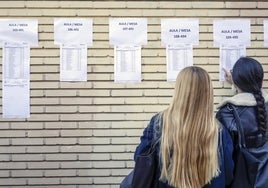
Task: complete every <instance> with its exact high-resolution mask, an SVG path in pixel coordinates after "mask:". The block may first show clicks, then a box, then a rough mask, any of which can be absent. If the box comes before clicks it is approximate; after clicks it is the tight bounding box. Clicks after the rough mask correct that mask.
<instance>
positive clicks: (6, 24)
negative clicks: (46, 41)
mask: <svg viewBox="0 0 268 188" xmlns="http://www.w3.org/2000/svg"><path fill="white" fill-rule="evenodd" d="M5 42H9V43H25V44H27V45H29V46H38V21H37V20H35V19H0V45H1V46H3V45H4V43H5Z"/></svg>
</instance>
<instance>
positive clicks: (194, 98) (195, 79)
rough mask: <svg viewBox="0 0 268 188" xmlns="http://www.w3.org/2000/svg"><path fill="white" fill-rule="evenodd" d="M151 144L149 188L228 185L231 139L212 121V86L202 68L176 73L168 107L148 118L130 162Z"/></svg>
mask: <svg viewBox="0 0 268 188" xmlns="http://www.w3.org/2000/svg"><path fill="white" fill-rule="evenodd" d="M157 140H158V141H159V142H158V144H157V145H156V146H155V148H156V150H157V151H158V155H159V165H158V166H159V167H158V172H157V174H158V175H157V178H156V181H155V183H154V187H155V188H157V187H159V188H164V187H168V188H169V187H176V188H201V187H206V188H207V187H215V188H221V187H225V186H227V185H228V184H229V183H230V182H231V180H232V170H233V162H232V156H231V154H232V150H233V148H232V147H229V143H231V137H230V135H229V134H228V133H227V131H226V130H225V128H224V127H221V126H220V125H219V124H218V123H216V121H215V118H214V103H213V88H212V83H211V80H210V77H209V75H208V73H207V72H206V71H205V70H204V69H202V68H200V67H196V66H191V67H186V68H184V69H183V70H182V71H181V72H180V73H179V74H178V76H177V80H176V84H175V93H174V96H173V100H172V102H171V104H170V105H169V107H168V108H167V109H166V110H164V111H163V112H160V113H158V114H156V115H154V116H153V117H152V118H151V121H150V123H149V124H148V126H147V127H146V128H145V129H144V132H143V135H142V136H141V143H140V144H139V145H138V147H137V148H136V151H135V155H134V159H135V160H136V157H137V155H139V154H141V153H143V152H145V151H146V150H147V149H148V148H150V146H151V145H153V144H154V143H156V142H157Z"/></svg>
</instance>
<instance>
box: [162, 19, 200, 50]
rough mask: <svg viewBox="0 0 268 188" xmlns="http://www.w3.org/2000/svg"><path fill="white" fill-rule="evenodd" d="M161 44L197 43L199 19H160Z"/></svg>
mask: <svg viewBox="0 0 268 188" xmlns="http://www.w3.org/2000/svg"><path fill="white" fill-rule="evenodd" d="M161 38H162V40H161V42H162V45H164V46H166V45H172V44H177V43H184V44H193V45H198V44H199V20H198V19H184V18H179V19H176V18H175V19H173V18H171V19H161Z"/></svg>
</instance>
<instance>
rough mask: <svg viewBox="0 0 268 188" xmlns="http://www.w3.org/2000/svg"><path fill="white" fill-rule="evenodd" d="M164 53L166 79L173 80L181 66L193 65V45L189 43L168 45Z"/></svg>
mask: <svg viewBox="0 0 268 188" xmlns="http://www.w3.org/2000/svg"><path fill="white" fill-rule="evenodd" d="M166 54H167V81H175V80H176V78H177V75H178V73H179V72H180V71H181V70H182V69H183V68H185V67H187V66H192V65H193V47H192V45H190V44H177V45H168V46H167V48H166Z"/></svg>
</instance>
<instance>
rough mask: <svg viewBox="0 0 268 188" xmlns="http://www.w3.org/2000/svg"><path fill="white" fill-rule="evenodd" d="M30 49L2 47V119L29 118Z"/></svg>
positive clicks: (25, 47)
mask: <svg viewBox="0 0 268 188" xmlns="http://www.w3.org/2000/svg"><path fill="white" fill-rule="evenodd" d="M29 70H30V47H29V46H28V45H22V44H8V43H6V44H5V45H4V46H3V82H2V87H3V99H2V100H3V101H2V102H3V118H29V117H30V73H29Z"/></svg>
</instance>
